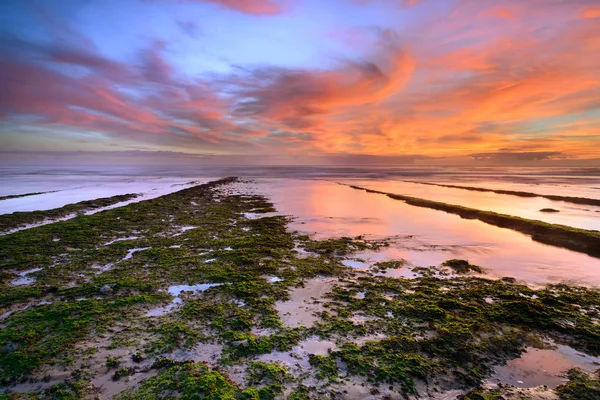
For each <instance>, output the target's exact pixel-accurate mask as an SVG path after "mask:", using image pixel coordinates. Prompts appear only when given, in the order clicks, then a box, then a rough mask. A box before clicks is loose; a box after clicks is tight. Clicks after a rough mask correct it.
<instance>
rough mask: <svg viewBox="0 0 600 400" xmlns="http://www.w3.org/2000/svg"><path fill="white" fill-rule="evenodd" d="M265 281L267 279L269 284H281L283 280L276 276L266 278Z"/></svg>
mask: <svg viewBox="0 0 600 400" xmlns="http://www.w3.org/2000/svg"><path fill="white" fill-rule="evenodd" d="M265 279H267V280H268V281H269V282H273V283H275V282H281V281H282V280H283V279H281V278H280V277H278V276H271V277H267V278H265Z"/></svg>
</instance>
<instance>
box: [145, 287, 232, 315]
mask: <svg viewBox="0 0 600 400" xmlns="http://www.w3.org/2000/svg"><path fill="white" fill-rule="evenodd" d="M220 285H222V283H201V284H198V285H175V286H169V288H168V289H167V291H168V292H169V293H170V294H171V295H172V296H173V297H174V299H173V301H172V302H171V304H168V305H166V306H163V307H158V308H155V309H152V310H150V311H148V313H147V314H146V315H147V316H149V317H158V316H161V315H163V314H166V313H168V312H171V311H172V310H173V309H174V308H175V307H177V306H178V305H179V304H181V303H182V302H183V300H181V298H180V297H179V295H180V294H181V293H182V292H192V293H193V294H197V293H202V292H204V291H205V290H207V289H210V288H211V287H214V286H220Z"/></svg>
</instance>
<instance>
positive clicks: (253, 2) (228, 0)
mask: <svg viewBox="0 0 600 400" xmlns="http://www.w3.org/2000/svg"><path fill="white" fill-rule="evenodd" d="M181 1H188V2H193V1H195V2H202V3H214V4H218V5H220V6H223V7H226V8H229V9H232V10H236V11H239V12H241V13H244V14H251V15H276V14H281V13H282V12H283V7H282V6H281V5H280V4H279V3H277V2H275V1H273V0H181Z"/></svg>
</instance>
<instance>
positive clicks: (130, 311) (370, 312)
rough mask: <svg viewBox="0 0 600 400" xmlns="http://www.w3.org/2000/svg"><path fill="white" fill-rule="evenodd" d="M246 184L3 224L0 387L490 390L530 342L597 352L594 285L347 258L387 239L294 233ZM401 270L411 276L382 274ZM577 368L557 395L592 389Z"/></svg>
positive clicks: (138, 392) (68, 394)
mask: <svg viewBox="0 0 600 400" xmlns="http://www.w3.org/2000/svg"><path fill="white" fill-rule="evenodd" d="M243 185H244V181H241V180H239V179H236V178H225V179H221V180H217V181H213V182H210V183H207V184H203V185H198V186H194V187H191V188H187V189H184V190H181V191H178V192H175V193H171V194H168V195H165V196H162V197H158V198H155V199H151V200H145V201H141V202H137V203H132V204H128V205H125V206H123V207H119V208H114V209H110V210H105V211H101V212H98V213H96V214H92V215H80V216H78V217H76V218H73V219H70V220H66V221H60V222H55V223H52V224H48V225H43V226H39V227H35V228H31V229H27V230H23V231H19V232H15V233H12V234H8V235H5V236H1V237H0V387H2V389H1V390H0V399H11V400H12V399H57V398H61V399H87V398H90V399H93V398H102V399H104V398H116V399H166V398H182V399H198V398H204V399H261V400H262V399H283V398H286V399H292V400H299V399H351V398H372V399H382V400H383V399H407V398H415V396H420V397H422V398H440V397H441V396H448V395H447V393H457V394H460V395H464V396H469V397H465V398H470V399H481V398H483V399H487V398H494V397H489V396H495V394H494V393H495V392H493V390H496V389H491V388H486V387H485V386H484V384H485V379H486V378H489V377H490V376H491V375H492V374H493V371H494V367H495V366H497V365H502V364H504V363H506V362H507V361H508V360H511V359H514V358H517V357H519V356H520V355H521V353H522V352H523V351H525V349H526V348H530V347H540V348H549V347H551V346H552V345H553V344H554V343H559V344H562V345H568V346H571V347H572V348H574V349H576V350H577V351H581V352H585V353H586V354H589V355H592V356H597V355H600V324H599V323H598V321H600V293H599V292H598V290H597V289H590V288H583V287H572V286H567V285H549V286H547V287H545V288H541V289H533V288H530V287H528V286H525V285H522V284H519V283H518V282H516V281H515V280H514V279H510V278H507V279H500V280H490V279H484V278H481V277H479V276H477V274H480V273H481V272H483V271H484V270H483V268H481V267H479V266H476V265H473V264H471V263H469V262H468V261H466V260H456V259H452V260H448V261H446V262H445V263H443V264H441V265H439V266H431V267H428V268H425V267H418V268H414V267H413V266H411V265H410V264H408V263H407V262H406V261H405V260H388V261H382V262H379V263H376V264H374V265H372V266H370V267H369V268H366V269H355V268H351V267H347V266H345V265H344V263H343V261H344V260H347V258H348V257H352V255H353V253H355V252H359V251H363V250H372V251H376V250H377V249H380V248H382V247H385V246H387V244H388V242H387V241H386V240H385V239H378V240H368V239H365V238H364V237H361V236H358V237H342V238H329V239H325V240H315V239H314V238H312V237H310V236H307V235H305V234H302V233H300V232H294V231H290V230H289V229H288V223H289V222H290V217H288V216H284V215H277V214H276V210H275V208H274V207H273V204H272V203H271V202H270V201H269V200H268V199H267V198H265V197H263V196H259V195H256V194H253V193H251V192H244V191H243V190H241V189H239V188H238V187H240V186H242V187H243ZM402 268H407V269H410V270H411V271H412V274H413V275H414V278H411V279H397V278H390V277H386V276H382V274H384V273H385V272H386V271H387V270H392V269H402ZM22 274H26V276H27V277H28V278H31V280H30V281H28V282H27V284H24V285H16V284H14V281H15V279H18V278H19V277H20V276H22ZM569 378H570V379H571V380H570V381H569V382H568V383H566V384H565V385H563V386H560V387H559V388H558V389H556V390H554V389H553V388H550V389H548V390H550V391H551V393H552V394H553V395H555V396H559V395H560V396H563V398H565V399H569V398H573V399H575V398H578V397H576V396H577V393H579V392H578V390H579V391H581V388H582V387H585V388H593V389H594V388H595V387H596V386H595V385H597V383H596V381H594V379H596V378H594V376H593V375H589V374H588V375H576V374H574V373H570V375H569ZM2 393H4V394H2ZM572 393H574V394H572ZM352 396H355V397H352ZM477 396H479V397H477ZM486 396H488V397H486ZM569 396H571V397H569ZM557 398H558V397H557Z"/></svg>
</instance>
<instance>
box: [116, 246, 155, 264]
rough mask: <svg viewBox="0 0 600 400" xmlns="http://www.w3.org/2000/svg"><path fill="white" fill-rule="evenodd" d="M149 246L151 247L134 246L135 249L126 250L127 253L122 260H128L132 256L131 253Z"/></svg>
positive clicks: (146, 248)
mask: <svg viewBox="0 0 600 400" xmlns="http://www.w3.org/2000/svg"><path fill="white" fill-rule="evenodd" d="M151 248H152V247H140V248H136V249H131V250H127V255H126V256H125V257H124V258H123V260H122V261H125V260H129V259H130V258H131V257H133V253H137V252H138V251H142V250H148V249H151Z"/></svg>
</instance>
